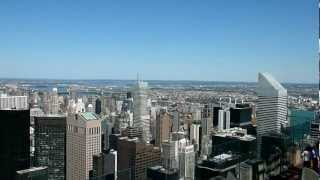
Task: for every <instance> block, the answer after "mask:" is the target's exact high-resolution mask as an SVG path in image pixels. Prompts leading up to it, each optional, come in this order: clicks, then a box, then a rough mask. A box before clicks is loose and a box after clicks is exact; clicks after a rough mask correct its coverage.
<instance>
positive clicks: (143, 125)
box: [132, 78, 151, 142]
mask: <svg viewBox="0 0 320 180" xmlns="http://www.w3.org/2000/svg"><path fill="white" fill-rule="evenodd" d="M147 88H148V83H147V82H143V81H141V80H140V79H139V78H138V80H137V84H136V85H135V86H134V87H133V90H132V93H133V126H134V127H136V128H139V129H140V130H141V131H142V139H143V140H144V141H145V142H149V141H150V139H151V132H150V115H149V112H148V109H147V97H148V95H147Z"/></svg>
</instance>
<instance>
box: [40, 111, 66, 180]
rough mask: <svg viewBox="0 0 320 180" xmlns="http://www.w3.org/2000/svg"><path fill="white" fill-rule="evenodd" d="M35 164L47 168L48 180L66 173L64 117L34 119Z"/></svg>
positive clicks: (57, 179) (59, 178) (61, 176)
mask: <svg viewBox="0 0 320 180" xmlns="http://www.w3.org/2000/svg"><path fill="white" fill-rule="evenodd" d="M35 161H36V162H35V164H36V165H37V166H48V179H49V180H64V179H65V173H66V117H35Z"/></svg>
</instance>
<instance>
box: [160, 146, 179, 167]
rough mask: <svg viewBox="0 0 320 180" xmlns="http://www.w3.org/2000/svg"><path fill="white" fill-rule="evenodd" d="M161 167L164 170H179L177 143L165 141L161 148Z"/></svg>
mask: <svg viewBox="0 0 320 180" xmlns="http://www.w3.org/2000/svg"><path fill="white" fill-rule="evenodd" d="M161 160H162V166H163V167H164V168H166V169H179V153H178V141H171V140H166V141H164V142H163V143H162V146H161Z"/></svg>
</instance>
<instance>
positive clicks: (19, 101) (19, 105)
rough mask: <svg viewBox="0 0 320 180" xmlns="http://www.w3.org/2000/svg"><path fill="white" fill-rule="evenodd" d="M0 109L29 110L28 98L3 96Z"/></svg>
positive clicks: (0, 98) (0, 96)
mask: <svg viewBox="0 0 320 180" xmlns="http://www.w3.org/2000/svg"><path fill="white" fill-rule="evenodd" d="M0 109H28V97H27V96H8V95H7V94H1V95H0Z"/></svg>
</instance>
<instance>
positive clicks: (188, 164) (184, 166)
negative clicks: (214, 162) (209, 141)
mask: <svg viewBox="0 0 320 180" xmlns="http://www.w3.org/2000/svg"><path fill="white" fill-rule="evenodd" d="M195 161H196V160H195V152H194V146H193V145H187V146H186V147H185V148H184V149H182V152H180V153H179V163H180V178H183V179H188V180H189V179H190V180H193V179H194V178H195Z"/></svg>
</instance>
